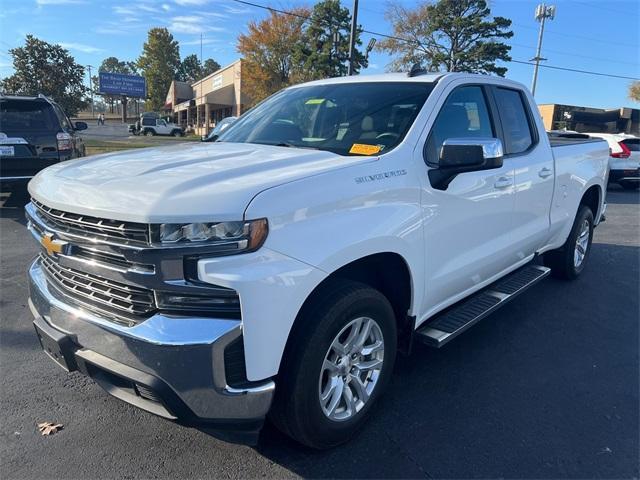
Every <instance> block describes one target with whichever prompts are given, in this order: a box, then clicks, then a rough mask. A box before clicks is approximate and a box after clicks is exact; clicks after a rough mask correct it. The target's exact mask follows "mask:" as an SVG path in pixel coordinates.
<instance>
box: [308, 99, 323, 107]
mask: <svg viewBox="0 0 640 480" xmlns="http://www.w3.org/2000/svg"><path fill="white" fill-rule="evenodd" d="M322 102H324V98H310V99H309V100H307V101H306V102H304V103H305V104H306V105H320V104H321V103H322Z"/></svg>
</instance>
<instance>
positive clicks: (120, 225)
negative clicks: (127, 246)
mask: <svg viewBox="0 0 640 480" xmlns="http://www.w3.org/2000/svg"><path fill="white" fill-rule="evenodd" d="M31 202H32V203H33V205H34V206H35V207H36V208H37V212H38V214H39V215H41V216H42V217H43V220H44V221H45V222H47V223H49V222H50V223H52V224H53V225H54V226H56V227H58V228H62V229H68V230H70V231H72V232H75V233H83V234H84V235H86V236H87V237H89V238H90V237H92V236H96V235H98V236H100V237H102V238H105V239H110V240H116V241H120V242H125V243H126V242H133V243H136V244H145V245H147V244H149V243H150V237H149V226H148V225H146V224H143V223H134V222H123V221H120V220H109V219H104V218H97V217H92V216H89V215H80V214H77V213H70V212H63V211H61V210H56V209H54V208H51V207H48V206H46V205H44V204H43V203H41V202H38V201H37V200H35V199H33V198H32V199H31Z"/></svg>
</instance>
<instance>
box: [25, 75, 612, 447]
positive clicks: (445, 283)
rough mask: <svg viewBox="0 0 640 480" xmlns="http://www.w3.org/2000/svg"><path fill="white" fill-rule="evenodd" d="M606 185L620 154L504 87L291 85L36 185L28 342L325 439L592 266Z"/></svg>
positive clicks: (159, 411) (495, 81) (180, 409)
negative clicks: (410, 367)
mask: <svg viewBox="0 0 640 480" xmlns="http://www.w3.org/2000/svg"><path fill="white" fill-rule="evenodd" d="M607 171H608V147H607V144H606V142H604V141H601V140H597V139H590V138H588V139H570V138H560V139H553V140H551V141H550V139H549V137H548V136H547V135H546V133H545V131H544V126H543V124H542V120H541V118H540V116H539V115H538V114H537V109H536V106H535V102H534V99H533V97H532V96H531V94H530V93H529V92H528V91H527V89H526V87H524V86H523V85H521V84H519V83H516V82H513V81H510V80H506V79H504V78H500V77H492V76H481V75H470V74H463V73H439V74H422V73H420V72H419V71H415V70H413V71H412V73H411V74H409V75H408V76H407V75H405V74H388V75H378V76H357V77H347V78H345V77H343V78H335V79H327V80H321V81H316V82H311V83H307V84H302V85H296V86H293V87H290V88H287V89H286V90H283V91H281V92H279V93H276V94H275V95H273V96H272V97H270V98H269V99H267V100H265V101H264V102H263V103H261V104H260V105H258V106H256V107H255V108H254V109H252V110H251V111H249V112H247V113H246V114H245V115H243V116H242V117H241V118H239V119H238V120H237V122H236V123H235V124H234V125H233V127H231V128H229V129H227V130H226V131H225V132H223V133H222V134H221V136H220V137H219V138H218V139H217V140H216V141H215V142H211V143H197V144H180V145H172V146H163V147H159V148H156V149H145V150H144V151H125V152H120V153H113V154H108V155H102V156H100V157H99V158H98V157H97V158H95V159H90V160H87V161H85V162H82V163H75V164H69V165H57V166H53V167H50V168H49V169H47V170H45V171H44V172H41V173H40V174H39V175H38V176H37V177H36V178H35V179H33V180H32V181H31V183H30V185H29V191H30V194H31V197H32V201H31V203H30V204H29V205H27V207H26V212H27V216H28V222H29V223H28V225H29V229H30V230H31V232H32V233H33V236H34V237H35V238H36V240H37V241H38V242H39V243H40V244H41V245H42V251H41V253H40V255H39V256H38V257H37V258H36V259H35V260H34V262H33V263H32V264H31V266H30V267H29V279H30V280H29V282H30V292H31V294H30V295H31V296H30V300H29V304H30V306H31V310H32V312H33V315H34V317H35V322H34V324H35V328H36V331H37V334H38V337H39V338H40V341H41V343H42V346H43V348H44V350H45V351H46V352H47V353H48V354H49V355H50V356H51V357H52V358H53V359H54V360H55V361H56V362H57V363H58V364H60V365H61V366H62V367H63V368H65V369H67V370H69V371H73V370H79V371H80V372H83V373H84V374H86V375H89V376H91V377H93V378H94V379H95V380H96V381H97V382H98V383H99V384H100V385H102V386H103V387H104V388H105V389H106V390H107V391H108V392H109V393H110V394H112V395H114V396H116V397H118V398H120V399H122V400H124V401H126V402H129V403H131V404H132V405H135V406H137V407H140V408H142V409H144V410H147V411H149V412H152V413H155V414H156V415H160V416H162V417H164V418H167V419H171V420H175V421H178V422H181V423H184V424H187V425H199V426H204V427H206V428H208V429H209V431H212V430H215V429H225V430H226V435H227V438H228V437H229V436H230V435H231V434H233V433H235V434H237V435H238V437H236V438H239V439H241V440H242V441H244V442H251V441H256V439H257V434H258V431H259V429H260V427H261V425H262V423H263V421H264V419H265V416H266V415H269V416H270V418H271V420H272V421H273V423H274V424H275V425H277V426H278V427H279V428H280V429H281V430H282V431H283V432H285V433H286V434H287V435H289V436H291V437H292V438H294V439H296V440H297V441H299V442H301V443H303V444H305V445H308V446H310V447H313V448H328V447H332V446H335V445H338V444H340V443H343V442H345V441H347V440H348V439H349V438H350V437H351V436H352V435H353V434H354V433H355V432H356V431H357V430H358V429H359V428H360V427H361V426H362V425H363V424H364V422H365V421H366V419H367V417H368V416H369V415H370V414H371V413H372V407H373V405H374V404H375V403H376V401H377V400H378V399H379V397H380V395H382V393H383V391H384V390H385V388H386V386H387V384H388V383H389V379H390V377H391V374H392V371H393V366H394V361H395V358H396V355H397V353H398V352H403V353H405V354H408V353H410V351H411V346H412V343H413V342H414V341H422V342H425V343H426V344H427V345H430V346H433V347H441V346H443V345H445V344H446V343H447V342H449V341H450V340H452V339H453V338H455V337H456V336H458V335H459V334H460V333H462V332H464V331H465V330H466V329H468V328H469V327H471V326H472V325H473V324H475V323H476V322H478V321H480V320H482V319H483V318H485V317H486V316H487V315H489V314H490V313H492V312H493V311H495V310H496V309H497V308H499V307H501V306H502V305H504V304H505V303H506V302H508V301H510V300H512V299H513V298H514V296H516V295H518V294H520V293H522V292H524V291H526V290H527V289H528V288H529V287H530V286H532V285H534V284H535V283H536V282H538V281H540V280H542V279H543V278H545V277H546V276H547V275H549V274H550V273H552V274H554V275H555V276H557V277H560V278H565V279H574V278H576V277H578V276H579V275H581V274H582V273H583V271H584V269H585V267H586V265H587V261H588V258H589V252H590V250H591V240H592V236H593V229H594V227H595V226H596V225H598V224H599V222H600V221H601V219H602V215H603V213H604V210H605V191H606V190H605V187H606V178H607ZM536 259H540V260H541V262H539V261H537V260H536ZM540 263H542V264H540ZM558 288H562V287H561V285H560V284H558ZM537 295H542V293H540V291H539V292H538V293H537ZM540 302H541V305H542V304H543V303H544V298H540ZM540 314H541V315H544V307H541V309H540ZM514 321H517V318H516V319H514ZM566 328H567V329H570V328H571V326H570V325H567V326H566ZM425 368H428V366H425ZM387 408H394V407H393V404H388V405H387ZM403 414H407V412H403ZM409 414H410V412H409Z"/></svg>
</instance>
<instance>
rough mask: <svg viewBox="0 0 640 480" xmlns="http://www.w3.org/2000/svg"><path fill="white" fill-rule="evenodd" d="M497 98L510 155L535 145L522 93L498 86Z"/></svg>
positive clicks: (506, 147)
mask: <svg viewBox="0 0 640 480" xmlns="http://www.w3.org/2000/svg"><path fill="white" fill-rule="evenodd" d="M495 98H496V103H497V105H498V112H500V119H501V120H502V128H503V130H504V143H505V145H504V150H505V153H506V154H507V155H509V154H516V153H522V152H524V151H526V150H527V149H528V148H529V147H530V146H531V145H533V135H532V134H531V126H530V125H529V117H528V115H527V111H526V110H525V105H524V102H523V98H522V95H521V93H520V92H518V91H517V90H510V89H507V88H496V89H495Z"/></svg>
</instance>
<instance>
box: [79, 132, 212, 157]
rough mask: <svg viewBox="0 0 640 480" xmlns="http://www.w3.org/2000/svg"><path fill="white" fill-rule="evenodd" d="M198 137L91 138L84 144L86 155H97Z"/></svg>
mask: <svg viewBox="0 0 640 480" xmlns="http://www.w3.org/2000/svg"><path fill="white" fill-rule="evenodd" d="M151 138H154V137H151ZM199 140H200V137H197V136H187V137H179V138H174V137H167V138H163V139H162V141H160V142H159V141H147V142H145V138H144V137H142V138H140V140H134V141H127V142H122V141H114V140H96V139H93V138H90V139H86V140H85V141H84V146H85V148H86V150H87V155H97V154H98V153H109V152H118V151H120V150H130V149H135V148H147V147H158V146H161V145H166V144H168V143H171V142H175V141H183V142H184V141H187V142H193V141H199Z"/></svg>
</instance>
